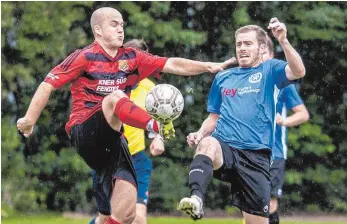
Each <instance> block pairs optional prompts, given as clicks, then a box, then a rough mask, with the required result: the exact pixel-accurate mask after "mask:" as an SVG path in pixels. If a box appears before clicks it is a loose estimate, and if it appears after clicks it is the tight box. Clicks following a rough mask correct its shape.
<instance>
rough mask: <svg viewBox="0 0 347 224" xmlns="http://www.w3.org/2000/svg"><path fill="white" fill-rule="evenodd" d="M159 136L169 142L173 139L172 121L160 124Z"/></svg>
mask: <svg viewBox="0 0 347 224" xmlns="http://www.w3.org/2000/svg"><path fill="white" fill-rule="evenodd" d="M159 134H160V135H161V136H163V138H164V140H170V139H171V138H174V137H175V128H174V126H173V123H172V121H169V122H163V123H161V125H160V132H159Z"/></svg>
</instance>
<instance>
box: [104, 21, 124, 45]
mask: <svg viewBox="0 0 347 224" xmlns="http://www.w3.org/2000/svg"><path fill="white" fill-rule="evenodd" d="M123 25H124V21H123V18H122V17H120V16H119V15H107V16H106V18H105V19H104V21H103V23H102V26H101V30H102V39H103V41H104V42H105V44H107V45H108V46H109V47H112V48H119V47H121V46H122V45H123V41H124V29H123Z"/></svg>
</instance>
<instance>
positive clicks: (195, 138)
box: [187, 113, 219, 148]
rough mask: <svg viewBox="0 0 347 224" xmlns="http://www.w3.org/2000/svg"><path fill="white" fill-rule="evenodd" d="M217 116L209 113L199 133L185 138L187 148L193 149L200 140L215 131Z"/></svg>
mask: <svg viewBox="0 0 347 224" xmlns="http://www.w3.org/2000/svg"><path fill="white" fill-rule="evenodd" d="M218 118H219V115H218V114H214V113H210V115H209V116H208V117H207V118H206V119H205V120H204V122H203V123H202V125H201V127H200V129H199V131H197V132H193V133H190V134H189V135H188V136H187V143H188V145H189V147H191V148H192V147H194V146H196V145H198V144H199V142H200V141H201V139H203V138H204V137H206V136H209V135H211V134H212V132H213V131H214V130H215V129H216V125H217V120H218Z"/></svg>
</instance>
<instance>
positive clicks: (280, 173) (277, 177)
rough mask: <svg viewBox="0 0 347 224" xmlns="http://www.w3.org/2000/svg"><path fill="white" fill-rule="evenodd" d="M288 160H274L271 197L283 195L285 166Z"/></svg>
mask: <svg viewBox="0 0 347 224" xmlns="http://www.w3.org/2000/svg"><path fill="white" fill-rule="evenodd" d="M285 166H286V160H284V159H281V160H274V161H273V163H272V165H271V167H270V180H271V197H274V198H280V197H282V187H283V182H284V168H285Z"/></svg>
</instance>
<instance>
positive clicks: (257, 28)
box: [235, 25, 268, 45]
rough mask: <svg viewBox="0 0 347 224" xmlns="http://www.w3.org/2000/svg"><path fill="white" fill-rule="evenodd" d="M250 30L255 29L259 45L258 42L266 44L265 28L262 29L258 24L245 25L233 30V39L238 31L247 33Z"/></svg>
mask: <svg viewBox="0 0 347 224" xmlns="http://www.w3.org/2000/svg"><path fill="white" fill-rule="evenodd" d="M251 31H255V33H256V38H257V41H258V44H259V45H260V44H266V42H267V37H268V35H267V33H266V32H265V30H263V28H261V27H260V26H257V25H247V26H243V27H240V28H239V29H237V30H236V32H235V39H236V37H237V35H238V34H240V33H248V32H251Z"/></svg>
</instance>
